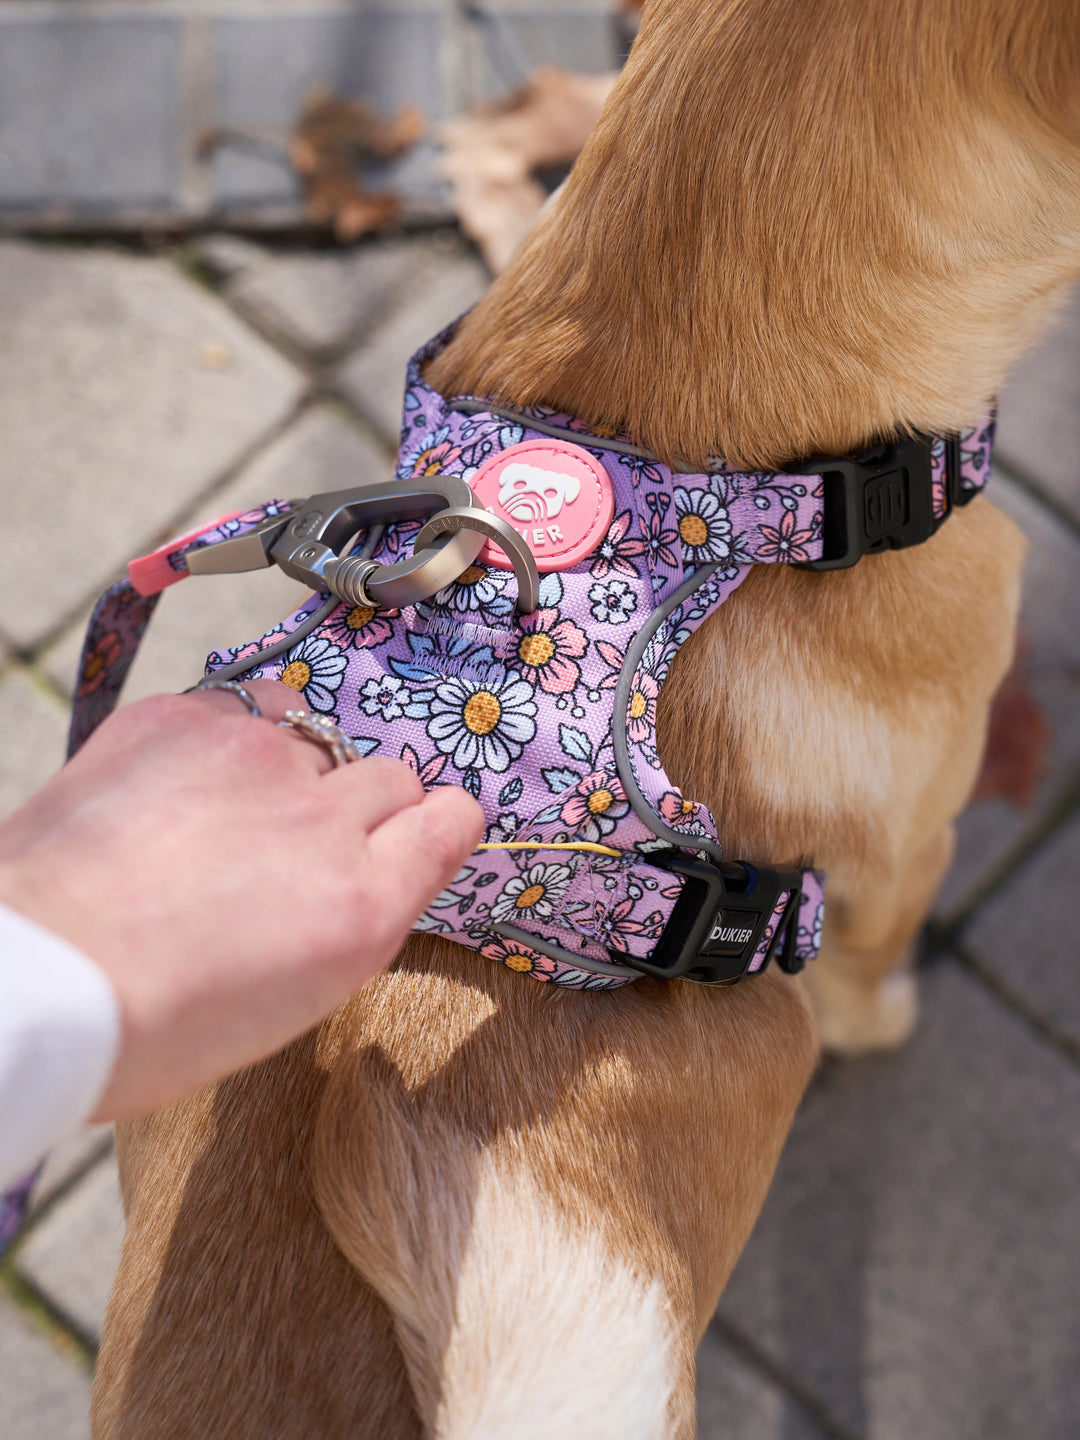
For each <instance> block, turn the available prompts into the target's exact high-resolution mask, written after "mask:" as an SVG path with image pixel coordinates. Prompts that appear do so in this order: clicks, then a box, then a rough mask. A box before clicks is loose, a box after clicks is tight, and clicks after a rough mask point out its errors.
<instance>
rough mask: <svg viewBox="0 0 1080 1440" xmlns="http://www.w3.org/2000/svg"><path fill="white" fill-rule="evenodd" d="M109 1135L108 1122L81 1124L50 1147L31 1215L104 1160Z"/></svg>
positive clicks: (32, 1198) (111, 1130) (111, 1134)
mask: <svg viewBox="0 0 1080 1440" xmlns="http://www.w3.org/2000/svg"><path fill="white" fill-rule="evenodd" d="M112 1137H113V1127H112V1126H111V1125H84V1126H83V1128H82V1129H81V1130H79V1131H78V1133H77V1134H75V1135H72V1136H71V1137H70V1139H67V1140H63V1141H61V1142H60V1144H59V1145H57V1146H55V1147H54V1148H53V1149H52V1150H50V1151H49V1154H48V1157H47V1158H46V1161H45V1164H44V1166H43V1168H42V1171H41V1174H40V1175H39V1176H38V1179H37V1183H36V1184H35V1186H34V1193H33V1196H32V1197H31V1201H30V1211H29V1213H30V1215H31V1216H33V1215H36V1214H38V1213H39V1212H40V1211H41V1210H42V1209H43V1208H44V1207H45V1206H46V1205H48V1203H49V1202H50V1200H53V1199H54V1198H55V1197H56V1196H57V1195H58V1194H59V1192H60V1191H61V1190H63V1189H64V1188H65V1187H66V1186H68V1185H71V1184H72V1183H73V1182H75V1181H77V1179H78V1178H81V1176H82V1174H83V1173H84V1172H86V1171H88V1170H90V1169H91V1168H92V1167H93V1166H94V1165H96V1164H97V1162H98V1161H99V1160H104V1159H105V1157H106V1156H107V1155H108V1154H109V1153H110V1151H111V1149H112Z"/></svg>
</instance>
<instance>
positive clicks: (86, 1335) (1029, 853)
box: [0, 7, 1080, 1440]
mask: <svg viewBox="0 0 1080 1440" xmlns="http://www.w3.org/2000/svg"><path fill="white" fill-rule="evenodd" d="M121 8H122V7H121ZM0 91H2V86H0ZM485 284H486V275H485V273H484V271H483V269H482V267H481V266H480V265H479V263H478V262H477V260H476V259H475V257H474V256H473V255H472V253H471V252H470V251H469V250H468V249H467V248H466V247H465V246H464V245H463V243H462V242H461V241H460V239H459V238H458V237H457V235H456V233H455V232H453V231H452V230H444V231H437V232H433V233H427V234H423V235H416V236H412V237H397V238H394V239H392V240H388V241H377V242H372V243H368V244H363V245H360V246H358V247H356V248H355V249H353V250H350V251H347V252H339V253H330V252H325V251H324V252H319V253H300V252H297V251H295V250H289V249H286V248H279V249H274V250H272V249H268V248H264V247H262V246H259V245H255V244H253V243H251V242H250V241H241V240H238V239H236V238H233V237H228V236H222V235H219V236H214V237H210V238H207V239H205V240H202V241H200V242H198V243H197V244H192V245H190V246H188V247H185V248H180V249H178V250H175V251H172V252H162V253H158V254H156V255H146V254H137V253H132V252H124V251H122V250H119V249H108V248H79V247H76V246H72V245H70V244H68V245H65V246H63V247H60V246H56V247H49V246H34V245H30V244H25V243H20V242H14V241H10V242H6V243H4V244H0V327H2V328H0V333H3V335H4V337H5V344H4V345H3V347H2V348H0V434H2V435H3V436H4V444H3V447H2V449H0V494H2V498H3V502H4V513H5V520H6V526H7V534H8V537H9V541H8V545H7V547H6V549H5V556H6V559H5V564H4V568H3V571H2V573H0V616H2V617H3V622H2V625H0V631H2V633H0V735H2V746H0V812H3V813H6V812H7V811H9V810H10V809H11V808H12V807H13V806H14V805H16V804H17V803H18V801H19V800H20V799H21V798H22V797H23V796H25V795H27V794H28V793H29V792H30V791H31V790H32V789H33V788H34V787H35V786H36V785H37V784H38V783H39V782H40V781H41V780H43V779H44V778H45V777H46V776H47V775H48V774H49V772H50V771H51V770H52V769H54V768H55V766H56V765H57V764H58V763H59V761H60V757H61V753H62V747H63V738H64V731H65V725H66V713H65V712H66V706H67V702H68V698H69V695H70V690H71V685H72V678H73V674H74V667H75V663H76V657H77V652H78V647H79V641H80V638H81V631H82V627H83V623H84V621H85V618H86V614H87V610H88V607H89V605H90V604H91V602H92V600H93V598H94V597H95V596H96V594H97V593H98V591H99V590H100V589H101V588H102V587H103V586H104V585H105V584H106V583H107V582H108V581H110V580H111V579H112V578H113V577H114V576H115V575H116V574H117V573H118V572H119V570H120V568H121V566H122V564H123V562H124V560H125V559H126V558H127V557H128V556H130V555H131V554H133V553H138V552H140V551H144V550H148V549H150V548H151V547H152V546H153V545H155V544H156V543H158V542H159V541H160V540H161V539H163V538H164V537H165V536H166V535H168V534H170V533H175V532H177V531H179V530H182V529H185V528H188V527H189V526H190V525H191V523H192V522H193V521H195V520H198V519H200V518H203V517H208V516H210V515H212V514H214V513H217V512H220V511H222V510H225V509H230V508H235V507H237V506H238V505H241V504H243V503H245V502H254V501H257V500H259V499H262V498H265V497H267V496H270V495H274V494H304V493H308V492H310V491H312V490H316V489H334V488H338V487H343V486H345V485H348V484H350V483H352V482H353V481H354V480H355V478H356V477H357V475H358V474H362V473H368V474H370V473H377V474H383V473H385V471H386V469H387V467H388V465H389V462H390V456H391V447H392V444H393V440H394V434H395V431H396V428H397V403H398V402H397V397H398V393H399V388H400V382H401V375H402V367H403V363H404V361H405V358H406V356H407V355H408V353H409V352H410V350H411V349H412V348H413V346H414V345H415V344H417V343H418V342H420V341H421V340H423V339H425V338H426V337H427V336H428V335H429V334H431V333H433V332H434V331H435V329H437V328H438V326H439V325H440V324H441V323H442V322H443V321H445V320H447V319H449V318H450V317H451V316H452V315H453V314H455V313H456V312H458V311H460V310H461V309H463V308H464V307H465V306H466V305H468V304H469V303H471V302H472V301H473V300H474V299H475V298H476V296H477V295H478V294H479V293H480V292H481V291H482V289H483V287H484V285H485ZM1078 399H1080V304H1076V303H1074V305H1073V306H1072V308H1071V310H1069V311H1068V313H1067V314H1066V315H1065V317H1064V320H1063V323H1062V325H1061V326H1060V327H1059V329H1058V330H1057V331H1056V332H1055V335H1054V336H1053V338H1051V339H1050V340H1049V341H1048V342H1047V343H1046V344H1045V345H1044V346H1043V347H1042V349H1041V350H1039V351H1037V352H1036V353H1035V354H1033V355H1032V356H1031V357H1030V358H1029V359H1028V360H1027V361H1026V362H1025V364H1024V365H1023V366H1022V367H1021V370H1020V372H1019V374H1018V375H1017V376H1016V377H1015V378H1014V380H1013V381H1012V383H1011V384H1010V386H1009V388H1008V390H1007V393H1006V395H1005V396H1004V399H1003V402H1002V427H1001V443H1000V450H999V454H1000V463H999V466H998V473H997V476H996V479H995V483H994V487H993V497H994V500H995V502H996V503H998V504H1000V505H1003V506H1004V507H1005V508H1006V509H1007V510H1008V511H1009V513H1010V514H1012V515H1013V516H1014V517H1015V519H1016V520H1017V521H1018V523H1019V524H1020V525H1021V526H1022V527H1023V528H1024V530H1025V531H1026V532H1027V534H1028V535H1029V537H1030V539H1031V543H1032V552H1031V561H1030V564H1029V567H1028V577H1027V595H1026V600H1025V607H1024V626H1025V630H1026V633H1027V637H1028V641H1029V646H1030V649H1029V656H1030V664H1031V670H1032V682H1033V686H1034V689H1035V691H1036V693H1037V695H1038V698H1039V700H1040V701H1041V703H1042V705H1043V706H1044V708H1045V710H1046V712H1047V714H1048V715H1049V717H1050V718H1051V721H1052V723H1053V726H1054V741H1053V746H1052V750H1051V755H1050V763H1049V767H1048V770H1047V774H1046V777H1045V779H1044V780H1043V782H1042V784H1041V785H1040V787H1039V790H1038V794H1037V797H1036V799H1035V802H1034V804H1033V805H1032V806H1031V807H1030V808H1029V809H1027V810H1025V811H1017V810H1015V809H1014V808H1012V807H1011V806H1010V805H1008V804H1007V803H1005V802H1003V801H992V802H989V803H986V804H983V805H981V806H978V807H975V808H973V809H971V810H970V811H969V812H968V813H967V815H966V816H965V817H964V818H963V821H962V824H961V845H960V852H959V856H958V859H957V863H956V866H955V868H954V871H953V874H952V876H951V877H950V880H949V883H948V885H947V887H946V890H945V893H944V895H943V897H942V899H941V901H940V903H939V906H938V911H937V914H936V917H935V920H934V923H933V925H932V927H931V928H930V931H929V933H928V942H927V965H926V968H925V970H924V973H923V995H924V1013H923V1020H922V1022H921V1024H920V1027H919V1030H918V1033H917V1034H916V1037H915V1039H914V1040H913V1042H912V1043H911V1044H910V1045H909V1046H908V1047H907V1048H906V1049H905V1050H904V1051H902V1052H901V1053H899V1054H897V1055H892V1056H887V1057H880V1058H875V1059H869V1060H865V1061H860V1062H857V1063H846V1064H840V1063H835V1062H830V1063H828V1064H826V1065H825V1066H824V1067H823V1069H822V1071H821V1073H820V1075H819V1076H818V1078H817V1079H816V1081H815V1083H814V1085H813V1086H812V1089H811V1092H810V1094H809V1096H808V1098H807V1101H806V1103H805V1105H804V1106H803V1109H802V1111H801V1113H800V1115H799V1117H798V1119H797V1122H796V1125H795V1129H794V1132H793V1134H792V1137H791V1141H790V1143H789V1145H788V1147H787V1150H786V1152H785V1154H784V1157H783V1159H782V1161H781V1165H780V1171H779V1175H778V1177H777V1181H776V1184H775V1186H774V1188H773V1191H772V1194H771V1196H770V1199H769V1201H768V1203H767V1205H766V1208H765V1212H764V1214H763V1216H762V1218H761V1222H760V1224H759V1225H758V1228H757V1230H756V1232H755V1234H754V1236H753V1238H752V1240H751V1243H750V1245H749V1248H748V1249H747V1252H746V1254H745V1256H744V1258H743V1260H742V1262H741V1263H740V1265H739V1267H738V1270H737V1272H736V1275H735V1277H734V1279H733V1281H732V1284H731V1286H730V1289H729V1291H728V1293H727V1295H726V1296H725V1298H724V1301H723V1303H722V1305H721V1307H720V1311H719V1313H718V1315H717V1318H716V1321H715V1323H714V1325H713V1326H712V1328H711V1329H710V1331H709V1333H708V1335H707V1336H706V1339H705V1342H704V1346H703V1349H702V1357H701V1381H700V1396H701V1402H700V1410H701V1434H702V1436H703V1437H705V1440H721V1437H724V1440H730V1437H735V1436H738V1437H739V1440H825V1437H831V1440H910V1437H914V1436H919V1437H920V1440H976V1437H978V1440H985V1437H988V1436H989V1437H993V1440H1029V1437H1038V1440H1075V1437H1076V1436H1077V1435H1078V1434H1080V1205H1078V1203H1077V1197H1078V1195H1080V1142H1078V1133H1080V1132H1078V1127H1077V1120H1076V1117H1077V1115H1078V1114H1080V982H1078V979H1077V977H1076V975H1075V974H1074V973H1073V971H1072V966H1073V964H1074V956H1075V949H1076V946H1075V940H1074V934H1075V925H1074V916H1075V913H1076V905H1077V882H1078V879H1080V875H1078V870H1080V864H1078V844H1080V714H1078V709H1077V699H1078V691H1080V625H1078V624H1077V621H1078V619H1080V564H1078V562H1080V462H1078V460H1077V455H1078V453H1080V444H1078V443H1077V442H1078V441H1080V433H1078V431H1080V420H1078V418H1077V417H1078V415H1080V411H1078V409H1077V400H1078ZM13 539H14V540H15V541H16V542H17V543H12V540H13ZM292 594H293V587H292V585H291V583H290V582H289V581H287V580H286V579H284V578H283V577H281V576H280V575H279V574H277V572H273V573H271V572H261V573H259V574H256V575H250V576H245V577H214V578H212V579H211V578H208V579H205V580H202V581H200V582H199V584H197V585H194V584H193V585H186V586H181V587H178V588H177V589H175V590H172V591H170V592H169V593H168V595H167V596H166V597H165V599H164V600H163V602H162V605H161V607H160V610H159V612H158V618H157V619H156V621H155V624H154V626H153V628H152V631H151V638H150V640H149V642H148V644H147V646H146V649H145V653H144V654H143V656H142V657H141V658H140V660H139V662H138V667H137V671H136V673H135V674H134V676H133V681H132V684H131V686H130V689H129V695H130V696H137V695H140V694H145V693H147V692H150V691H154V690H159V689H178V688H182V687H184V686H186V685H189V684H191V683H192V681H193V680H194V679H195V678H197V677H198V675H199V674H200V673H201V668H202V659H203V656H204V654H205V653H206V651H207V650H208V649H209V648H211V647H212V646H214V645H217V644H219V643H221V642H222V641H234V642H236V641H241V640H244V639H247V638H249V637H252V636H254V635H256V634H258V633H260V632H261V631H262V630H263V629H264V628H265V625H266V624H267V623H268V621H272V620H273V619H275V618H277V617H278V616H279V615H280V614H281V613H284V611H285V610H286V609H287V608H288V607H289V605H290V603H291V602H290V597H291V595H292ZM121 1231H122V1219H121V1216H120V1211H119V1204H118V1198H117V1192H116V1179H115V1167H114V1162H113V1160H112V1158H111V1150H110V1138H109V1135H108V1132H107V1131H104V1132H102V1131H93V1132H90V1133H87V1134H85V1135H82V1136H80V1137H78V1138H77V1139H76V1140H75V1141H73V1142H71V1143H70V1144H69V1145H67V1146H64V1147H62V1149H61V1150H60V1151H59V1152H58V1153H57V1154H56V1155H54V1156H53V1158H52V1160H51V1161H50V1163H49V1168H48V1171H47V1173H46V1177H45V1180H44V1182H43V1184H42V1186H41V1188H40V1190H39V1193H38V1198H37V1203H36V1207H35V1211H34V1215H33V1222H32V1224H31V1226H30V1228H29V1230H28V1231H27V1233H26V1236H25V1239H24V1240H23V1241H22V1242H21V1244H20V1246H19V1247H18V1249H17V1250H16V1252H15V1254H14V1255H13V1257H12V1259H11V1261H10V1262H9V1263H8V1265H7V1266H6V1268H5V1269H4V1270H3V1271H0V1417H2V1419H0V1429H2V1432H3V1434H4V1436H5V1440H77V1437H83V1436H85V1435H86V1434H87V1433H88V1427H87V1420H86V1403H87V1395H88V1387H89V1377H90V1370H91V1366H92V1362H93V1352H94V1346H95V1342H96V1338H97V1336H98V1334H99V1331H100V1326H101V1319H102V1312H103V1306H104V1303H105V1297H106V1294H107V1292H108V1288H109V1283H110V1278H111V1275H112V1272H113V1268H114V1266H115V1263H116V1256H117V1250H118V1245H119V1241H120V1236H121Z"/></svg>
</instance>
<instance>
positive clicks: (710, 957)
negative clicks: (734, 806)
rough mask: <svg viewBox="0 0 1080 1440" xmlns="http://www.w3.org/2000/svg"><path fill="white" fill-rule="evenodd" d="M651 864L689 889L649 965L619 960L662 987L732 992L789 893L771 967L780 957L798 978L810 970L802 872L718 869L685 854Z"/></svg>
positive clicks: (630, 959)
mask: <svg viewBox="0 0 1080 1440" xmlns="http://www.w3.org/2000/svg"><path fill="white" fill-rule="evenodd" d="M652 863H654V864H656V865H659V866H660V867H661V868H662V869H664V870H669V871H670V872H671V873H672V874H673V875H681V876H682V877H683V879H684V880H685V881H686V883H685V885H684V886H683V889H682V894H681V895H680V896H679V898H678V900H677V901H676V902H675V909H674V910H673V911H672V912H671V917H670V918H669V920H668V922H667V924H666V925H665V926H664V933H663V934H662V935H661V936H660V939H659V940H658V941H657V942H656V945H655V947H654V949H653V952H652V957H651V958H650V959H649V960H639V959H637V958H636V957H633V956H629V955H623V954H620V955H618V957H615V956H613V957H612V958H618V959H619V961H620V962H622V963H623V964H627V965H632V966H633V967H634V969H635V970H640V971H642V973H643V974H645V975H652V976H655V977H656V978H657V979H658V980H676V979H680V978H683V979H687V980H697V981H699V982H700V983H702V984H704V985H733V984H734V983H735V981H737V980H741V979H742V977H743V976H744V975H745V974H746V972H747V969H748V968H749V966H750V964H751V962H752V961H753V958H754V956H755V954H756V953H757V948H758V945H759V944H760V943H761V937H762V935H763V934H764V933H765V928H766V926H767V925H768V923H769V920H770V918H771V916H772V913H773V911H774V910H775V909H776V905H777V901H778V900H779V899H780V896H781V895H782V894H783V892H784V891H785V890H787V891H790V896H789V899H788V902H787V904H786V906H785V907H784V913H783V914H782V915H781V917H780V921H779V923H778V924H777V927H776V932H775V934H774V935H773V937H772V939H771V940H770V942H769V948H768V952H767V954H766V956H765V959H764V961H763V962H762V964H761V965H760V966H759V967H758V970H756V971H755V972H754V973H755V974H758V973H760V971H761V970H764V969H765V967H766V966H767V965H768V963H769V961H770V960H771V959H772V958H773V956H774V955H777V956H778V963H779V965H780V967H781V969H783V970H786V971H787V972H788V974H791V975H793V974H796V973H797V972H798V971H799V970H801V969H802V967H803V962H802V961H801V960H800V959H799V957H798V956H797V955H796V954H795V940H796V934H797V931H798V923H797V919H798V913H799V901H800V899H801V898H802V890H801V888H800V887H801V885H802V875H801V874H800V872H799V871H798V870H770V869H767V868H766V867H764V866H761V865H742V864H734V863H732V864H721V865H714V864H712V863H710V862H709V861H708V860H702V859H700V858H694V859H689V858H687V857H685V856H683V855H682V854H681V853H680V852H679V851H674V850H673V851H671V852H670V854H662V855H657V856H654V857H653V859H652Z"/></svg>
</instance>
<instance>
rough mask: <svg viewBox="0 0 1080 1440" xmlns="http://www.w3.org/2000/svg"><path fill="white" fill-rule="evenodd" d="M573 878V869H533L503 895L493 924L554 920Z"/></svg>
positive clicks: (494, 911)
mask: <svg viewBox="0 0 1080 1440" xmlns="http://www.w3.org/2000/svg"><path fill="white" fill-rule="evenodd" d="M573 876H574V872H573V871H572V870H571V869H570V866H569V865H530V866H529V868H528V869H527V870H526V871H524V872H523V874H521V875H515V876H514V878H513V879H512V880H508V881H507V882H506V884H505V885H504V886H503V888H502V889H501V890H500V891H499V895H498V898H497V899H496V901H495V903H494V905H492V907H491V918H492V920H502V921H505V922H507V923H508V924H511V925H513V924H515V923H518V922H520V921H521V920H550V919H551V917H552V915H554V913H555V905H556V904H557V902H558V901H560V900H561V899H562V898H563V896H564V895H565V894H566V892H567V890H569V888H570V881H571V880H572V879H573Z"/></svg>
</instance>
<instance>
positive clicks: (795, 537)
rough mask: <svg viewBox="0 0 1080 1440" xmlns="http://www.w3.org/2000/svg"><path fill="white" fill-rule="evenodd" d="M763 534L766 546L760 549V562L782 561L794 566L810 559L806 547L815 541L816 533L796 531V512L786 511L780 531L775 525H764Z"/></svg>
mask: <svg viewBox="0 0 1080 1440" xmlns="http://www.w3.org/2000/svg"><path fill="white" fill-rule="evenodd" d="M761 534H762V537H763V538H764V540H765V544H764V545H761V546H759V547H758V551H757V558H758V559H759V560H782V561H783V562H784V563H785V564H788V565H794V564H799V563H801V562H802V561H804V560H809V559H810V556H809V554H808V552H807V550H806V548H805V547H806V543H807V541H808V540H813V538H814V532H813V530H796V529H795V512H794V510H785V511H784V518H783V519H782V520H781V521H780V528H779V529H777V528H776V527H775V526H774V525H762V526H761Z"/></svg>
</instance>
